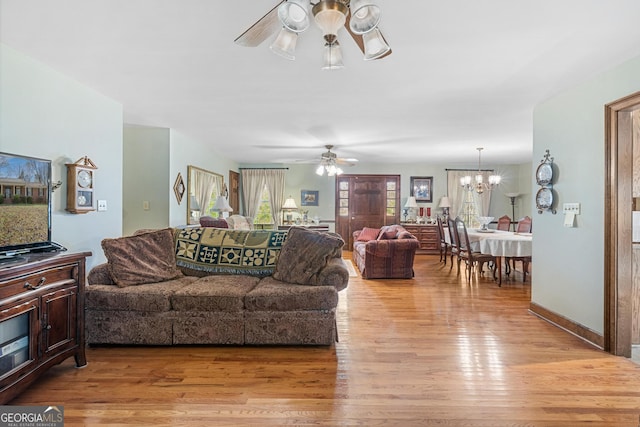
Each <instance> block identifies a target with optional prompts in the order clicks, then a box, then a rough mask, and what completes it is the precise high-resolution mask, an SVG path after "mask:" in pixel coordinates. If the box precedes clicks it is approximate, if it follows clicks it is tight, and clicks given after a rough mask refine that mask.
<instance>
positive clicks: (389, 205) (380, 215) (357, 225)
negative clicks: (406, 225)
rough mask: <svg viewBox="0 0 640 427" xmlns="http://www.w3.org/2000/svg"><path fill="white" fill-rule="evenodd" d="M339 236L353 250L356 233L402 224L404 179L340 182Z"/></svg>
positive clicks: (362, 177)
mask: <svg viewBox="0 0 640 427" xmlns="http://www.w3.org/2000/svg"><path fill="white" fill-rule="evenodd" d="M335 194H336V200H335V203H336V233H338V234H339V235H340V236H342V239H343V240H344V241H345V247H346V248H349V250H351V249H350V248H352V247H353V232H354V231H356V230H362V228H363V227H371V228H379V227H382V226H383V225H390V224H399V223H400V211H399V206H400V175H340V176H339V177H338V178H336V192H335Z"/></svg>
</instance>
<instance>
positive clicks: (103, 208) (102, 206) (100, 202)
mask: <svg viewBox="0 0 640 427" xmlns="http://www.w3.org/2000/svg"><path fill="white" fill-rule="evenodd" d="M106 210H107V201H106V200H98V212H104V211H106Z"/></svg>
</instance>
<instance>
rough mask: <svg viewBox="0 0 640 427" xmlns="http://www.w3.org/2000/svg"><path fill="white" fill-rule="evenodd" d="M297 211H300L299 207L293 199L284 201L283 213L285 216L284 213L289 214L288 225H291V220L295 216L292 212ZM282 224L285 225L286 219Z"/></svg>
mask: <svg viewBox="0 0 640 427" xmlns="http://www.w3.org/2000/svg"><path fill="white" fill-rule="evenodd" d="M296 209H298V206H297V205H296V201H295V200H293V197H291V196H289V198H288V199H287V200H285V201H284V205H282V212H283V215H284V211H288V212H287V222H286V223H287V224H291V218H292V217H293V215H292V214H291V211H295V210H296ZM282 223H283V224H284V223H285V222H284V219H283V221H282Z"/></svg>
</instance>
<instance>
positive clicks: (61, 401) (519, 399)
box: [11, 253, 640, 427]
mask: <svg viewBox="0 0 640 427" xmlns="http://www.w3.org/2000/svg"><path fill="white" fill-rule="evenodd" d="M348 256H349V254H348V253H347V254H346V255H345V257H348ZM415 275H416V277H415V279H411V280H362V279H361V278H359V277H358V278H351V280H350V284H349V287H348V288H347V289H346V290H344V291H342V292H341V293H340V298H341V300H340V306H339V313H338V328H339V333H340V342H338V343H336V344H335V346H331V347H319V348H314V347H216V346H191V347H98V348H90V349H88V353H87V359H88V362H89V364H88V366H87V367H86V368H84V369H76V368H75V367H74V363H73V360H71V359H70V360H67V361H65V362H64V363H62V364H61V365H59V366H56V367H54V368H53V369H51V370H50V371H49V372H48V373H47V374H45V375H44V376H43V377H41V378H40V379H39V380H37V382H36V383H35V384H34V385H33V386H32V387H30V389H29V390H27V391H26V392H24V393H23V394H22V395H20V396H19V397H18V398H17V399H15V400H14V401H13V402H11V404H12V405H34V404H36V405H54V404H57V405H63V406H64V411H65V426H66V427H69V426H76V425H87V426H98V425H105V426H106V425H111V426H116V425H120V426H143V425H149V426H403V427H410V426H486V427H499V426H554V427H565V426H582V425H584V426H587V425H588V426H616V427H618V426H629V427H638V426H640V366H639V365H636V364H634V363H633V362H632V361H630V360H628V359H625V358H621V357H616V356H612V355H609V354H607V353H604V352H602V351H600V350H598V349H596V348H594V347H592V346H591V345H589V344H587V343H585V342H583V341H581V340H580V339H579V338H576V337H575V336H572V335H570V334H569V333H567V332H565V331H563V330H560V329H558V328H557V327H555V326H553V325H551V324H549V323H547V322H545V321H544V320H541V319H540V318H538V317H536V316H535V315H533V314H531V313H530V312H529V311H528V307H529V301H530V294H531V287H530V284H529V282H527V283H525V284H523V283H522V281H521V274H520V273H519V272H516V273H515V275H516V279H517V280H515V281H513V280H512V281H506V282H504V283H503V285H502V287H501V288H500V287H498V286H497V285H496V284H495V283H494V282H493V281H492V280H490V279H489V278H488V274H487V278H483V277H480V278H479V279H476V278H474V280H473V282H472V284H471V285H469V284H467V282H466V280H465V279H464V273H462V274H461V275H460V276H458V275H456V272H455V268H454V270H453V272H450V270H449V266H447V267H443V266H442V264H440V263H439V262H438V257H437V256H428V255H420V256H418V257H417V259H416V265H415ZM532 275H534V276H535V271H534V272H533V273H532ZM534 280H535V279H534ZM557 286H562V283H557Z"/></svg>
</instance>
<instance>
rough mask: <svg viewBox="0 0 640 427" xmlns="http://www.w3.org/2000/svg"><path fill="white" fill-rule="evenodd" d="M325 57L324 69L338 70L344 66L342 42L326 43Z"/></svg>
mask: <svg viewBox="0 0 640 427" xmlns="http://www.w3.org/2000/svg"><path fill="white" fill-rule="evenodd" d="M323 59H324V63H323V65H322V69H323V70H338V69H340V68H343V67H344V63H343V62H342V50H341V49H340V43H338V42H337V41H335V42H333V44H329V43H327V44H325V45H324V58H323Z"/></svg>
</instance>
